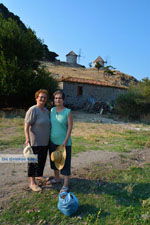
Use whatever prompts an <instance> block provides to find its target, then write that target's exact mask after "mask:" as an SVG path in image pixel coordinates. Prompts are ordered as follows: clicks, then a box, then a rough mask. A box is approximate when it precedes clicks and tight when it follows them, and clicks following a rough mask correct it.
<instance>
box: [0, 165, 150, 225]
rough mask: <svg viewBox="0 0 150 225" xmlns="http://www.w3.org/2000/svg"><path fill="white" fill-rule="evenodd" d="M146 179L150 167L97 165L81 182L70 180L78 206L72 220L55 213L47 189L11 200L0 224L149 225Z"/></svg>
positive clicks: (149, 189) (54, 195)
mask: <svg viewBox="0 0 150 225" xmlns="http://www.w3.org/2000/svg"><path fill="white" fill-rule="evenodd" d="M89 171H90V173H89ZM149 177H150V167H149V165H147V166H145V167H142V168H141V167H131V168H129V169H126V170H114V169H109V167H107V165H105V166H101V165H98V164H96V165H94V166H92V167H91V168H89V169H88V170H86V171H84V175H80V178H72V179H71V191H72V192H73V193H74V194H75V195H76V196H77V197H78V199H79V202H80V207H79V209H78V211H77V213H76V214H75V215H74V216H72V217H67V216H64V215H63V214H62V213H61V212H60V211H59V210H58V209H57V201H58V198H57V196H58V190H56V189H50V190H44V191H43V193H26V195H25V196H23V197H22V198H20V199H17V200H16V199H14V200H13V202H12V203H11V205H10V207H9V208H8V209H6V210H5V211H3V212H2V213H1V217H0V224H19V225H21V224H23V225H25V224H34V225H35V224H45V225H46V224H50V225H54V224H60V225H66V224H67V225H68V224H88V225H90V224H91V225H92V224H95V225H99V224H112V225H114V224H118V225H129V224H134V225H136V224H138V225H148V224H149V219H150V211H149V208H150V198H149V197H150V184H149ZM101 178H103V181H104V182H103V183H101V182H100V179H101Z"/></svg>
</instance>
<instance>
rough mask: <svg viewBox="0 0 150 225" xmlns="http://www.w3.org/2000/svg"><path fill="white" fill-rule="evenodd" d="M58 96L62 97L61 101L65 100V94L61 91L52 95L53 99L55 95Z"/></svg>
mask: <svg viewBox="0 0 150 225" xmlns="http://www.w3.org/2000/svg"><path fill="white" fill-rule="evenodd" d="M57 94H60V95H61V96H62V99H63V100H64V99H65V94H64V92H63V91H62V90H57V91H55V92H54V93H53V98H55V95H57Z"/></svg>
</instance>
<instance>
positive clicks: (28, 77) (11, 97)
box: [0, 16, 57, 107]
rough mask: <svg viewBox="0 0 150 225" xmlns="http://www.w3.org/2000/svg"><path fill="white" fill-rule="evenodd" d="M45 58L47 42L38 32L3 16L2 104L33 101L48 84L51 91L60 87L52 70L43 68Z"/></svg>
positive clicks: (0, 38)
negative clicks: (37, 34) (44, 48)
mask: <svg viewBox="0 0 150 225" xmlns="http://www.w3.org/2000/svg"><path fill="white" fill-rule="evenodd" d="M42 58H43V44H42V42H41V40H40V39H38V38H37V37H36V35H35V32H33V31H32V30H31V29H30V28H29V29H26V30H24V29H22V28H21V27H20V26H19V25H18V24H17V23H16V22H15V21H14V20H13V19H11V18H8V19H5V18H3V17H2V16H0V100H1V101H0V102H1V105H0V106H1V107H3V106H17V107H19V106H25V105H29V104H31V103H32V102H33V99H32V98H31V96H34V92H35V91H36V90H37V89H40V88H45V89H47V90H48V91H49V92H50V93H51V91H52V90H55V89H56V88H57V82H56V81H55V80H54V79H53V78H52V77H50V74H49V73H48V72H46V71H45V70H44V68H39V61H40V60H42Z"/></svg>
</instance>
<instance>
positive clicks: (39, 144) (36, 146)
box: [24, 89, 50, 191]
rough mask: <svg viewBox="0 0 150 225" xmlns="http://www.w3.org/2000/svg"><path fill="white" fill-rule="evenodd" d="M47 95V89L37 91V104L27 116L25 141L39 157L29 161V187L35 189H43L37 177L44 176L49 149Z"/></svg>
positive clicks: (30, 109)
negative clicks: (36, 159)
mask: <svg viewBox="0 0 150 225" xmlns="http://www.w3.org/2000/svg"><path fill="white" fill-rule="evenodd" d="M47 97H48V92H47V90H45V89H40V90H38V91H37V92H36V93H35V99H36V105H34V106H32V107H30V108H29V110H28V111H27V112H26V116H25V126H24V131H25V138H26V141H25V143H26V145H28V144H30V145H31V147H32V150H33V153H34V154H36V155H37V158H38V162H37V163H28V177H29V187H30V189H31V190H33V191H41V188H40V187H39V186H38V185H37V184H36V181H35V177H42V176H43V170H44V166H45V162H46V157H47V151H48V144H49V133H50V121H49V111H48V110H47V109H46V108H45V103H46V101H47Z"/></svg>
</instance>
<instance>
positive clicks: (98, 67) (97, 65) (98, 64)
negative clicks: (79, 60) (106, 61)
mask: <svg viewBox="0 0 150 225" xmlns="http://www.w3.org/2000/svg"><path fill="white" fill-rule="evenodd" d="M95 67H96V68H97V69H98V72H99V70H100V68H102V67H103V66H102V65H101V64H100V62H96V64H95Z"/></svg>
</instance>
